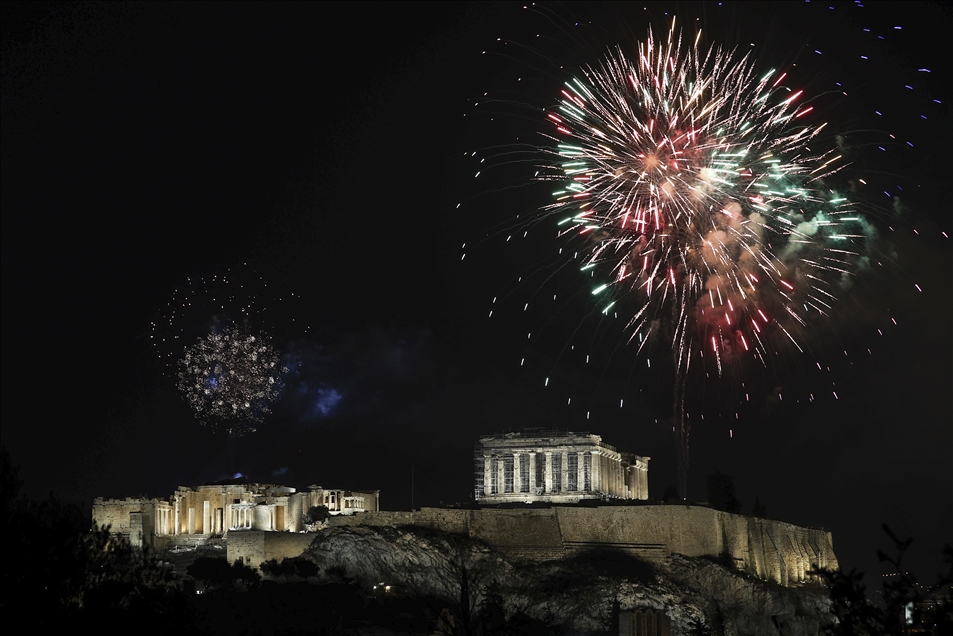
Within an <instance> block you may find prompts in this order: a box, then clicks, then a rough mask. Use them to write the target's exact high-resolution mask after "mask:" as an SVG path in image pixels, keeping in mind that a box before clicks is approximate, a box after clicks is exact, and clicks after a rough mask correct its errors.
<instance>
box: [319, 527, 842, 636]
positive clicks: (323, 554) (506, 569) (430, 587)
mask: <svg viewBox="0 0 953 636" xmlns="http://www.w3.org/2000/svg"><path fill="white" fill-rule="evenodd" d="M302 556H303V558H306V559H309V560H311V561H314V562H315V563H317V564H318V565H319V566H320V569H321V576H322V577H323V578H324V579H325V580H326V581H329V582H330V581H341V580H342V579H343V580H348V581H352V582H353V583H355V584H357V585H359V586H361V587H363V588H365V589H366V590H368V591H372V590H373V589H374V586H380V585H381V584H384V585H386V586H391V587H390V589H391V590H393V591H395V592H396V593H398V594H400V595H404V596H406V597H410V598H415V599H419V600H421V601H422V602H427V603H432V604H433V606H434V607H436V608H439V613H440V615H441V617H442V620H444V621H445V622H446V623H447V624H448V625H449V626H450V627H451V628H452V629H453V630H456V629H458V628H461V627H462V628H463V629H464V630H469V629H471V626H470V625H469V624H472V623H473V622H474V621H475V620H478V617H480V616H482V617H484V619H485V617H487V616H489V615H491V614H493V613H495V615H496V616H497V620H498V621H499V620H503V621H510V620H517V619H520V618H522V619H525V620H530V621H533V622H534V624H535V625H537V626H540V625H542V626H545V627H546V629H547V630H548V631H549V633H566V634H619V633H620V631H619V626H620V621H621V622H622V624H623V627H624V628H625V625H627V624H628V623H627V620H628V619H627V618H625V617H626V616H627V615H628V614H631V613H633V612H645V611H646V610H656V613H659V614H660V613H664V614H665V616H667V622H668V625H670V627H666V628H665V631H664V632H663V631H662V628H661V627H660V628H658V631H657V632H656V633H659V634H661V633H671V634H693V633H701V634H704V633H710V634H719V635H720V634H725V635H727V636H735V635H737V636H762V635H763V636H782V635H783V636H813V635H816V634H818V632H819V630H820V629H821V628H822V627H823V626H825V625H827V624H829V623H830V622H831V617H830V614H829V600H828V596H827V593H826V591H825V590H824V589H823V588H821V587H819V586H812V585H805V586H798V587H782V586H780V585H777V584H774V583H771V582H766V581H763V580H761V579H758V578H755V577H753V576H750V575H748V574H745V573H743V572H739V571H735V570H732V569H729V567H725V566H723V565H720V564H719V563H716V562H715V561H714V560H710V559H703V558H692V557H685V556H682V555H679V554H673V555H672V557H671V561H670V563H669V566H668V567H667V568H664V569H661V568H659V567H658V566H657V565H655V564H652V563H649V562H646V561H644V560H642V559H640V558H638V557H637V556H634V555H631V554H626V553H625V552H623V551H619V550H615V549H601V548H596V549H592V550H585V551H577V552H574V553H572V554H571V555H569V556H566V557H563V558H558V559H552V560H547V561H542V562H539V561H536V562H527V561H516V560H511V559H510V558H509V557H507V556H505V554H504V553H503V552H500V551H497V550H496V549H494V548H491V547H489V546H488V545H486V544H484V543H482V542H479V541H477V540H474V539H471V538H468V537H467V536H465V535H462V534H454V533H449V532H444V531H440V530H432V529H427V528H420V527H412V526H402V527H401V526H380V527H370V526H353V527H331V528H327V529H325V530H323V531H321V532H319V533H318V534H317V536H316V537H315V539H314V541H313V542H312V544H311V546H310V547H309V548H308V549H307V550H306V551H305V553H304V554H303V555H302ZM378 589H383V588H380V587H379V588H378ZM639 633H641V632H639Z"/></svg>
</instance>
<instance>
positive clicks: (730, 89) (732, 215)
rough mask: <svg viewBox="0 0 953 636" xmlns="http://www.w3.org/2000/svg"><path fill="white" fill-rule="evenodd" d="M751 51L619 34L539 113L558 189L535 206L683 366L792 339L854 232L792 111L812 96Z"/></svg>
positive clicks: (826, 154) (823, 163)
mask: <svg viewBox="0 0 953 636" xmlns="http://www.w3.org/2000/svg"><path fill="white" fill-rule="evenodd" d="M754 67H755V65H754V63H753V61H752V60H751V59H750V58H749V57H748V56H745V57H742V58H740V59H735V58H734V56H733V55H732V53H731V52H726V51H723V50H721V49H717V48H712V49H709V50H708V51H707V52H702V51H700V50H699V49H698V39H697V38H696V40H695V43H694V44H693V45H687V44H685V43H684V42H683V41H682V40H681V37H680V36H679V35H677V34H676V33H675V32H674V29H673V30H670V31H669V34H668V38H667V39H666V40H665V41H664V42H657V41H656V40H655V38H654V37H653V36H652V34H651V32H650V33H649V36H648V38H647V40H646V41H645V42H644V43H642V44H641V46H640V48H639V55H638V57H637V58H635V59H629V58H628V57H626V56H625V55H624V54H623V53H622V52H621V51H618V50H617V51H616V52H614V53H613V54H611V55H609V56H608V57H607V59H605V61H604V62H603V63H602V64H601V65H600V66H598V67H595V68H588V69H586V70H585V71H584V72H583V74H582V76H581V77H578V78H575V79H573V80H571V81H569V82H567V83H566V85H565V88H564V89H563V90H562V101H561V103H560V104H559V106H558V108H555V109H552V110H551V111H550V112H548V113H547V118H548V119H549V120H550V121H551V122H552V123H553V124H554V126H555V130H556V136H554V139H555V140H556V146H555V148H554V149H552V150H551V153H552V154H553V155H555V157H556V163H554V164H553V165H550V166H547V168H548V170H547V171H546V172H545V173H544V178H547V179H551V180H553V181H555V182H559V185H560V189H559V190H558V191H557V192H555V193H554V194H555V197H556V200H555V202H554V203H552V204H551V205H548V206H546V207H545V208H544V212H545V213H546V214H551V215H559V217H560V218H559V221H558V222H559V224H560V225H561V226H562V228H561V234H562V235H565V236H569V237H577V238H578V237H581V238H582V240H583V244H582V246H581V247H580V248H579V251H581V252H583V253H584V254H585V256H584V260H583V265H582V269H583V270H592V272H591V274H592V276H593V278H594V279H595V280H596V281H597V282H596V285H595V286H594V289H593V290H592V293H593V294H594V295H596V296H602V297H610V298H608V299H607V300H606V301H605V303H604V305H602V309H603V311H605V312H608V311H609V310H610V309H611V308H612V307H613V306H614V305H615V304H616V302H618V301H619V300H620V299H621V298H629V299H637V302H636V305H635V309H634V311H633V312H632V313H631V314H630V315H629V318H628V323H629V327H630V333H631V335H632V337H636V335H637V336H638V337H639V339H640V340H641V343H642V344H643V345H644V343H645V342H647V341H648V340H649V336H651V335H658V334H663V335H664V336H665V337H666V338H668V339H669V340H670V341H671V345H672V350H673V353H674V355H675V362H676V369H677V373H678V375H679V376H682V377H684V374H685V373H687V372H688V370H689V368H690V365H691V361H692V359H693V357H695V356H698V357H702V358H704V357H705V355H706V353H708V354H709V358H710V359H713V360H714V362H715V364H716V365H717V369H718V373H719V374H721V372H722V365H723V362H724V361H725V360H727V359H730V358H733V357H736V356H740V355H745V354H747V355H750V356H753V357H755V358H757V359H758V360H759V361H760V362H761V363H766V358H767V357H768V355H769V353H770V351H769V348H772V347H773V345H772V342H773V338H774V337H775V336H779V337H781V338H783V339H786V340H789V341H790V342H792V343H793V344H794V345H795V346H797V347H798V348H799V349H800V348H801V346H802V345H801V344H800V343H799V340H800V338H799V332H803V331H804V330H805V329H806V328H807V326H808V322H809V320H810V314H812V313H814V314H817V315H824V314H827V313H828V312H829V311H830V309H831V306H832V303H834V302H835V298H836V283H837V281H838V280H839V279H841V278H842V277H843V276H845V275H848V274H849V273H850V271H851V269H852V261H853V260H855V259H856V258H857V257H858V256H859V255H860V251H861V248H862V244H863V242H864V240H865V235H864V232H863V227H864V226H863V221H862V219H861V218H860V217H859V216H857V214H856V213H855V212H854V211H853V209H852V208H851V205H850V203H849V202H848V201H847V199H846V198H844V197H841V196H838V195H837V194H836V193H835V192H833V191H831V190H829V189H828V188H826V187H825V186H824V185H823V179H824V177H826V176H829V175H830V174H831V173H833V172H835V171H836V170H838V169H839V165H840V164H839V162H838V159H839V158H840V157H839V156H838V155H837V154H836V152H834V151H831V150H819V149H816V148H815V147H814V144H815V143H816V142H817V140H818V139H819V133H820V131H821V130H822V129H823V127H824V125H823V124H822V125H812V124H810V123H806V121H805V120H802V119H801V118H802V117H803V116H805V115H808V113H810V112H811V111H812V107H811V106H809V105H807V106H805V105H803V104H802V92H801V91H793V90H791V89H789V88H787V87H786V86H784V84H783V81H784V79H785V74H783V73H779V72H776V71H770V72H765V73H763V74H757V75H756V73H755V68H754ZM806 119H810V118H806ZM818 145H819V144H818ZM640 349H641V348H640Z"/></svg>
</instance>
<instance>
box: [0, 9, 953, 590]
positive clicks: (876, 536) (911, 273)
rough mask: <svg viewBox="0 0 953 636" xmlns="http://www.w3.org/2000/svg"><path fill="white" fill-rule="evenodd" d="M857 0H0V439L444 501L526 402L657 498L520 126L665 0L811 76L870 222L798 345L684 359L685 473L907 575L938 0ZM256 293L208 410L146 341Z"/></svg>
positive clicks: (922, 346) (927, 510)
mask: <svg viewBox="0 0 953 636" xmlns="http://www.w3.org/2000/svg"><path fill="white" fill-rule="evenodd" d="M865 4H866V6H863V7H862V6H859V5H857V4H856V3H836V4H834V5H833V8H832V5H830V3H816V2H815V3H809V4H807V3H786V4H783V5H782V4H773V3H759V4H757V5H753V4H747V3H743V4H739V3H724V5H723V6H718V5H715V4H714V3H708V4H707V5H705V6H702V5H700V4H693V3H685V4H679V3H666V4H664V5H648V6H647V7H646V6H645V5H642V4H632V5H595V6H594V7H589V6H588V5H576V4H572V3H569V4H551V5H550V4H544V5H541V6H539V7H537V8H535V9H523V7H522V5H521V4H519V3H513V4H510V3H501V4H493V5H483V4H453V5H451V6H444V5H438V4H428V3H382V4H377V3H346V4H343V3H342V4H326V3H322V4H317V5H300V4H284V5H281V4H277V3H269V4H240V5H230V4H221V3H214V4H187V5H186V4H153V3H148V4H118V3H104V4H95V3H79V4H46V3H27V4H20V3H2V4H0V7H2V18H0V25H2V27H0V28H2V118H0V125H2V138H0V145H2V164H0V166H2V188H0V197H2V199H0V201H2V242H3V246H2V259H3V266H2V276H3V303H2V310H3V316H2V332H3V355H2V366H3V376H2V378H3V382H2V421H3V427H2V435H3V446H4V447H5V448H6V449H7V450H8V451H9V452H10V453H11V455H12V459H13V461H14V463H15V464H19V465H20V466H21V471H20V477H21V479H23V480H24V482H25V485H24V494H26V495H27V496H31V497H43V496H46V495H47V494H48V493H49V492H51V491H52V492H53V493H55V494H56V495H57V496H59V497H62V498H65V499H69V500H74V501H80V502H83V503H84V505H89V504H91V502H92V499H93V498H94V497H96V496H112V497H121V496H136V495H141V494H148V495H149V496H155V497H168V496H169V495H170V494H171V493H172V492H173V491H174V489H175V488H176V487H178V486H180V485H193V486H194V485H198V484H201V483H206V482H209V481H214V480H219V479H223V478H227V477H231V476H233V475H235V474H236V473H242V474H244V475H246V476H247V477H248V478H249V479H250V480H253V481H257V482H273V483H281V484H286V485H291V486H295V487H299V488H303V487H306V486H308V485H309V484H313V483H317V484H320V485H323V486H325V487H335V488H345V489H351V488H353V489H380V491H381V505H382V508H384V509H388V510H399V509H409V508H410V507H411V504H412V503H413V506H415V507H419V506H422V505H438V504H441V503H442V504H449V503H453V502H465V501H468V500H469V499H470V498H471V497H472V490H473V476H472V473H473V463H472V453H473V444H474V442H475V440H476V438H477V437H478V436H479V435H481V434H487V433H494V432H505V431H511V430H520V429H522V428H524V427H544V428H549V429H562V430H567V429H568V430H574V431H590V432H593V433H597V434H600V435H602V436H603V439H604V440H605V441H606V442H608V443H610V444H613V445H615V446H616V447H617V448H619V449H620V450H624V451H630V452H634V453H637V454H641V455H647V456H650V457H652V461H651V464H650V468H651V471H650V480H649V481H650V488H651V491H652V496H653V497H656V498H661V497H662V495H663V492H665V490H666V489H667V488H668V487H670V486H674V485H675V484H676V483H677V478H676V454H675V446H674V441H673V435H672V432H671V420H670V418H671V414H672V397H671V396H672V383H673V380H672V377H671V374H670V373H669V371H670V370H669V369H666V367H665V364H664V362H660V361H658V360H656V361H655V364H654V365H652V366H649V365H650V364H651V362H652V360H651V355H649V356H638V357H637V356H636V355H635V351H634V348H633V347H632V346H629V345H626V344H625V342H626V339H627V335H626V334H625V333H624V331H623V330H622V329H621V325H620V324H606V322H605V321H599V320H597V319H593V318H592V307H591V306H590V305H587V302H588V301H587V299H586V296H587V295H588V294H585V293H578V290H580V289H585V285H586V284H587V283H586V281H584V280H577V278H578V277H576V276H575V275H569V274H567V273H566V272H565V271H554V270H553V269H552V268H551V266H550V264H549V263H550V261H551V259H549V257H548V256H547V254H549V253H550V252H551V251H552V250H553V249H554V248H555V247H557V245H558V244H557V243H556V239H555V238H554V237H555V231H554V228H552V227H548V226H546V224H547V223H551V221H542V222H539V223H534V221H533V211H534V210H536V209H538V208H539V207H540V206H542V205H545V204H546V203H548V202H549V200H550V198H549V197H550V194H549V191H550V190H551V188H550V187H548V186H546V185H542V186H541V185H540V184H539V183H536V182H533V181H532V176H533V173H534V171H535V165H536V164H535V163H534V162H538V161H539V160H540V159H539V156H538V155H534V154H533V153H531V152H527V151H526V149H527V148H528V147H531V146H541V145H546V144H548V143H549V142H548V140H547V139H546V138H545V137H543V136H542V135H541V134H540V133H541V131H544V130H545V127H544V125H543V110H542V109H543V108H544V107H548V106H552V105H553V104H555V103H556V102H557V101H558V99H559V96H558V94H559V90H560V88H561V86H562V83H563V82H565V81H566V80H567V79H569V77H570V73H571V72H572V71H573V69H578V68H579V67H580V66H581V65H584V64H587V63H594V62H597V61H598V60H599V58H600V57H601V56H602V55H603V54H604V53H605V52H606V51H607V50H608V47H611V46H615V45H620V46H623V47H633V46H634V44H635V42H636V40H638V39H639V38H641V37H644V34H645V33H646V30H647V28H648V25H649V24H650V23H651V24H653V25H654V26H655V28H656V30H657V31H659V30H661V31H664V29H665V28H666V27H667V24H668V21H669V20H670V14H667V13H666V12H674V13H675V14H677V15H678V23H679V24H681V25H682V26H684V27H685V28H686V29H691V31H692V33H694V29H695V26H690V25H700V26H701V28H702V30H703V33H704V35H705V41H706V42H707V43H722V44H724V45H726V46H737V47H739V50H745V51H747V50H751V51H753V54H754V55H755V57H756V58H757V60H758V68H761V67H765V68H774V67H783V68H785V69H788V70H790V72H791V76H792V79H791V82H792V83H794V84H798V85H799V86H803V88H804V90H805V92H807V93H809V94H812V95H815V96H816V99H817V104H818V113H817V117H819V118H820V117H823V118H826V121H828V122H829V125H828V128H829V129H830V132H831V133H832V138H833V135H837V136H838V137H837V139H838V140H839V142H841V143H842V144H843V145H844V147H846V148H847V150H848V152H849V158H850V165H849V166H848V167H847V168H845V169H844V170H842V171H841V173H840V174H839V175H838V177H837V178H842V179H843V182H844V183H853V184H855V185H856V183H857V182H856V179H857V178H863V179H864V180H865V181H866V184H867V187H866V188H864V189H858V190H857V191H855V192H854V193H853V195H852V196H855V197H856V199H857V200H858V206H859V209H861V210H863V211H864V214H865V215H866V216H867V217H869V218H870V219H871V222H872V223H873V224H874V225H875V226H876V227H877V230H878V235H879V237H880V239H879V240H878V241H877V243H876V250H875V253H873V254H872V255H871V264H870V267H869V268H867V269H866V270H864V271H861V272H859V273H858V274H857V276H856V281H855V282H854V284H852V285H851V287H850V288H849V290H848V291H847V292H846V293H845V294H844V295H843V297H842V298H841V299H840V300H841V302H840V304H839V305H838V307H837V309H836V311H834V312H832V315H831V318H830V320H828V321H827V322H825V323H824V324H822V325H819V326H817V328H816V329H814V330H813V331H812V332H811V335H810V337H809V338H808V339H807V342H806V343H805V344H806V347H805V349H806V350H805V352H804V353H803V354H802V353H798V352H797V351H796V350H786V351H781V352H779V355H778V358H777V359H776V360H774V361H772V363H771V365H770V367H768V368H763V367H754V368H747V367H738V368H732V369H730V370H729V371H728V372H726V374H725V377H723V378H721V379H718V378H701V379H699V380H697V381H694V380H693V381H692V382H690V383H689V384H688V385H687V386H688V390H687V391H688V395H687V397H686V411H687V412H688V414H689V419H690V421H691V423H692V437H691V472H690V481H689V495H690V498H692V499H694V500H696V501H703V500H704V499H705V498H706V496H707V495H706V494H705V480H704V478H705V475H707V474H710V473H712V472H713V471H714V470H715V469H718V470H720V471H721V472H724V473H728V474H730V475H733V476H734V479H735V482H736V484H737V487H738V495H739V498H740V499H741V501H742V504H743V509H744V511H745V512H748V511H750V509H751V505H752V504H753V502H754V499H755V496H756V495H757V496H758V497H759V499H760V501H761V502H762V503H763V504H764V505H765V506H766V507H767V511H768V514H769V516H772V517H774V518H777V519H781V520H784V521H789V522H792V523H795V524H799V525H805V526H816V527H823V528H825V529H827V530H830V531H831V532H832V533H833V539H834V548H835V551H836V553H837V554H838V557H839V558H840V560H841V564H842V566H844V567H846V568H847V569H850V568H853V567H858V568H860V569H863V570H866V571H868V573H870V574H878V573H880V572H881V569H880V566H879V565H878V564H877V562H876V557H875V551H876V550H877V549H878V548H885V547H887V545H886V536H885V535H884V534H883V533H882V531H881V530H880V524H881V523H883V522H887V523H888V524H890V525H891V527H892V528H893V529H894V530H895V531H896V533H897V534H898V535H901V536H913V537H914V543H913V547H912V548H911V552H910V566H911V568H912V569H913V570H914V571H915V572H917V573H918V574H920V575H921V576H923V577H924V578H932V576H933V575H934V574H935V573H936V572H938V571H939V569H940V559H939V555H940V548H941V546H942V544H943V543H944V542H950V541H951V539H953V397H951V396H953V322H951V319H950V315H951V310H953V289H951V280H953V278H951V273H953V259H951V241H950V240H949V239H948V238H947V236H948V235H950V233H951V229H953V218H951V217H953V214H951V206H950V203H949V196H948V189H949V181H950V174H951V171H953V163H951V158H950V157H951V155H950V151H949V148H951V147H953V145H951V143H953V139H951V136H953V135H951V130H953V127H951V125H950V117H949V114H950V110H949V104H950V99H951V98H953V96H951V94H950V93H951V90H950V87H951V86H953V77H951V68H953V64H951V63H950V59H951V58H953V56H951V55H950V54H949V33H950V32H951V31H950V27H951V26H953V25H951V10H950V5H948V4H944V5H940V4H911V3H906V4H903V5H895V4H891V3H865ZM911 7H912V8H911ZM898 27H899V28H898ZM864 29H869V31H865V30H864ZM863 56H866V59H865V58H864V57H863ZM921 69H929V71H926V70H921ZM838 83H840V84H839V85H838ZM844 93H847V94H846V95H844ZM878 112H879V113H880V114H877V113H878ZM891 135H892V137H891ZM477 173H480V174H479V176H477V177H476V178H474V175H476V174H477ZM524 232H527V233H528V234H527V236H526V238H523V234H524ZM222 276H225V277H226V278H227V280H228V282H227V283H222V282H221V277H222ZM202 281H206V282H208V288H210V289H215V290H222V289H225V290H227V291H226V293H227V294H234V296H233V298H232V300H231V301H229V302H231V303H232V305H231V306H229V307H225V308H224V309H215V310H212V309H208V307H209V306H210V303H209V301H208V299H207V298H205V297H203V293H204V292H201V290H202V289H205V287H203V285H205V283H203V282H202ZM918 286H919V288H918ZM553 289H557V290H559V292H561V293H563V294H564V296H565V297H567V298H568V300H566V301H565V302H562V300H561V301H560V303H559V304H558V305H557V304H555V303H546V302H544V301H545V299H546V297H547V294H549V295H552V290H553ZM190 290H191V291H190ZM196 290H199V291H196ZM228 290H230V291H228ZM573 290H576V291H575V292H574V291H573ZM921 290H922V291H921ZM251 297H254V309H253V310H252V312H251V317H250V318H247V320H249V321H250V323H251V324H253V325H254V326H255V328H257V329H260V330H264V331H266V332H268V333H270V334H271V336H272V337H273V344H274V345H275V347H276V348H278V349H279V350H280V351H281V352H282V355H283V358H282V359H283V364H286V365H287V366H288V367H289V369H290V371H289V373H288V374H286V376H285V387H284V390H283V394H282V398H281V399H280V400H279V401H278V402H276V403H275V404H274V405H273V413H271V414H270V415H267V416H266V417H265V419H264V421H263V422H262V423H261V424H260V425H259V427H258V432H256V433H254V434H251V435H247V436H244V437H241V438H234V437H228V436H226V435H224V434H222V433H217V432H215V431H213V430H210V429H209V428H207V427H203V426H201V425H200V424H199V423H198V420H197V418H196V417H195V414H194V413H193V412H192V411H191V410H190V408H189V406H188V404H187V403H186V402H185V401H184V400H183V399H182V397H181V395H180V394H179V392H178V391H177V389H176V379H175V372H174V369H172V370H170V369H169V368H168V367H167V366H165V365H164V363H163V359H162V358H161V357H160V356H159V355H157V354H161V353H166V354H167V353H168V352H169V350H168V349H163V348H162V347H161V346H160V347H156V346H154V341H155V338H156V337H160V338H161V337H162V336H168V335H169V334H173V333H176V334H180V335H182V337H183V338H188V337H194V338H197V337H199V335H201V334H202V333H205V332H207V330H208V329H209V325H210V324H212V323H211V321H212V320H213V316H215V317H216V318H217V319H218V320H227V319H229V318H234V317H235V316H238V315H239V314H240V307H239V306H240V305H241V300H240V299H242V298H251ZM494 298H496V299H497V300H496V302H495V303H494V302H493V299H494ZM561 298H562V297H561ZM203 303H204V304H203ZM527 303H528V304H529V305H530V309H528V310H526V311H524V306H525V305H526V304H527ZM226 304H228V303H226ZM623 307H624V305H623ZM491 310H492V311H493V314H492V316H491V315H490V311H491ZM173 315H174V319H173V321H172V323H170V322H169V321H170V317H172V316H173ZM243 319H245V318H243ZM620 322H621V321H620ZM527 334H532V335H531V337H530V338H527ZM179 351H181V348H180V349H179ZM845 352H846V353H845ZM587 356H589V358H590V359H589V360H588V363H587V360H586V357H587ZM647 357H648V358H649V360H647V359H646V358H647ZM524 359H525V360H526V362H525V363H524V364H522V366H521V361H522V360H524ZM663 359H664V356H663ZM547 378H549V383H548V386H546V383H547V380H546V379H547ZM835 393H836V397H834V394H835ZM620 405H621V406H620ZM412 485H413V487H412ZM873 578H874V577H871V578H869V579H868V580H869V581H871V582H873Z"/></svg>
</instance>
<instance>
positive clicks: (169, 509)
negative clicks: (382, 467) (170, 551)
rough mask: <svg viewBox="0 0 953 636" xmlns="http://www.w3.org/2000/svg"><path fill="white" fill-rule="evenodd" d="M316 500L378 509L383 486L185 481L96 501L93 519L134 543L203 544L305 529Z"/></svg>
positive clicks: (333, 507) (333, 508)
mask: <svg viewBox="0 0 953 636" xmlns="http://www.w3.org/2000/svg"><path fill="white" fill-rule="evenodd" d="M314 506H326V507H327V508H328V511H329V512H330V514H332V515H348V514H354V513H356V512H377V511H378V510H379V509H380V491H379V490H366V491H351V490H334V489H326V488H322V487H321V486H309V487H308V489H307V491H305V492H296V491H295V489H294V488H289V487H287V486H276V485H272V484H249V483H221V484H211V485H205V486H199V487H197V488H189V487H187V486H181V487H179V489H178V490H176V491H175V494H173V495H172V497H171V498H170V499H169V500H165V499H144V498H126V499H105V498H103V497H98V498H96V499H95V500H94V501H93V523H95V524H96V525H98V526H100V527H103V526H107V525H108V526H109V527H110V530H111V531H112V532H113V533H115V534H120V535H124V536H126V537H128V538H129V540H130V542H131V543H132V545H134V546H137V547H141V546H143V545H146V546H149V547H150V548H155V549H164V548H166V547H169V546H171V545H177V544H186V545H200V544H202V543H205V542H206V541H207V540H209V539H215V538H221V537H224V536H225V534H226V533H228V532H231V531H239V530H268V531H275V532H303V531H304V530H305V529H306V528H305V525H306V520H305V517H306V515H307V514H308V510H310V509H311V508H312V507H314Z"/></svg>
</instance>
